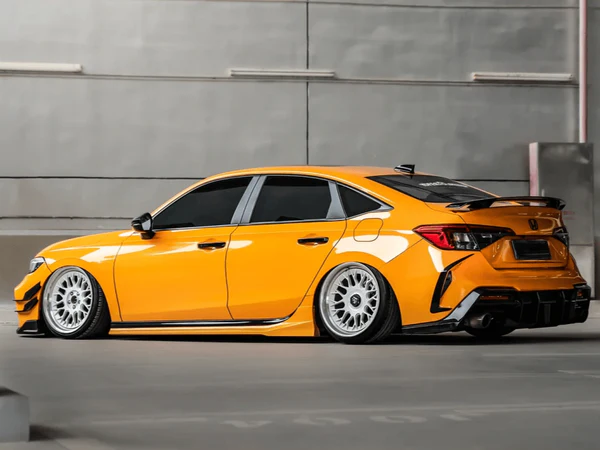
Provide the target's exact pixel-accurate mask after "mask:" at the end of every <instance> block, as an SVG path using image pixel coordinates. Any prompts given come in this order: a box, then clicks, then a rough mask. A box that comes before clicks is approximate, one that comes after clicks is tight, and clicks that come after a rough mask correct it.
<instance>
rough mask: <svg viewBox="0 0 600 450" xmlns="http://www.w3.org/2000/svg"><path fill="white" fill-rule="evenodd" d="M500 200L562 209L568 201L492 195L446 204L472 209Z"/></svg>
mask: <svg viewBox="0 0 600 450" xmlns="http://www.w3.org/2000/svg"><path fill="white" fill-rule="evenodd" d="M498 202H513V203H519V204H521V205H522V206H542V207H546V208H553V209H558V210H559V211H561V210H562V209H563V208H564V207H565V205H566V203H565V202H564V200H561V199H560V198H556V197H529V196H522V197H490V198H483V199H479V200H469V201H466V202H454V203H450V204H449V205H447V206H446V208H448V209H463V208H467V209H468V210H470V211H472V210H475V209H485V208H490V207H491V206H492V205H493V204H494V203H498Z"/></svg>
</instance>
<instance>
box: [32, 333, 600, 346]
mask: <svg viewBox="0 0 600 450" xmlns="http://www.w3.org/2000/svg"><path fill="white" fill-rule="evenodd" d="M22 337H23V338H29V339H37V338H44V337H43V336H38V335H25V336H22ZM94 340H99V339H94ZM101 340H104V341H112V342H118V341H123V342H125V341H147V342H205V343H237V344H257V343H264V344H337V341H335V340H334V339H332V338H330V337H328V336H319V337H267V336H239V335H235V336H233V335H193V336H186V335H172V336H145V335H140V336H108V337H106V338H103V339H101ZM582 342H600V332H581V331H579V332H567V331H565V332H562V333H557V332H553V333H552V334H548V333H547V332H540V333H537V332H536V331H524V332H523V331H521V332H515V334H511V335H508V336H504V337H502V338H499V339H494V340H486V339H478V338H475V337H473V336H470V335H469V334H467V333H441V334H432V335H414V334H412V335H407V334H393V335H391V336H390V337H389V338H387V339H386V340H384V341H382V342H378V343H376V344H370V345H371V346H379V345H383V346H387V345H422V346H454V347H458V346H477V345H486V346H490V345H530V344H557V343H564V344H567V343H582Z"/></svg>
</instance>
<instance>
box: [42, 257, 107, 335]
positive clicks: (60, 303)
mask: <svg viewBox="0 0 600 450" xmlns="http://www.w3.org/2000/svg"><path fill="white" fill-rule="evenodd" d="M42 298H43V300H42V305H41V309H42V315H43V320H44V324H45V327H46V328H47V329H48V331H49V333H50V334H51V335H53V336H56V337H59V338H63V339H92V338H98V337H103V336H106V335H107V334H108V332H109V330H110V323H111V319H110V312H109V310H108V304H107V303H106V298H105V297H104V292H103V291H102V288H101V287H100V285H99V284H98V282H97V281H96V279H95V278H94V277H93V276H92V275H91V274H90V273H89V272H87V271H85V270H83V269H82V268H80V267H76V266H67V267H61V268H60V269H58V270H57V271H56V272H54V273H53V274H52V275H51V276H50V277H49V278H48V281H47V282H46V286H45V287H44V294H43V297H42ZM53 309H54V311H53Z"/></svg>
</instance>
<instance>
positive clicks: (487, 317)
mask: <svg viewBox="0 0 600 450" xmlns="http://www.w3.org/2000/svg"><path fill="white" fill-rule="evenodd" d="M493 319H494V317H493V316H492V315H491V314H489V313H484V314H480V315H477V316H473V317H471V318H470V319H469V326H470V327H471V328H477V329H485V328H488V327H489V326H490V325H491V324H492V320H493Z"/></svg>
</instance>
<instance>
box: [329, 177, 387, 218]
mask: <svg viewBox="0 0 600 450" xmlns="http://www.w3.org/2000/svg"><path fill="white" fill-rule="evenodd" d="M338 188H339V191H340V197H341V198H342V205H343V206H344V211H346V216H348V217H354V216H358V215H359V214H364V213H368V212H370V211H375V210H376V209H379V208H380V207H381V205H380V204H379V203H377V202H376V201H375V200H372V199H370V198H369V197H366V196H364V195H363V194H361V193H360V192H356V191H355V190H353V189H350V188H348V187H346V186H343V185H341V184H338Z"/></svg>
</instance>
